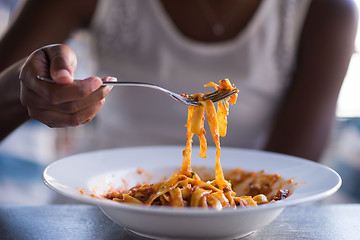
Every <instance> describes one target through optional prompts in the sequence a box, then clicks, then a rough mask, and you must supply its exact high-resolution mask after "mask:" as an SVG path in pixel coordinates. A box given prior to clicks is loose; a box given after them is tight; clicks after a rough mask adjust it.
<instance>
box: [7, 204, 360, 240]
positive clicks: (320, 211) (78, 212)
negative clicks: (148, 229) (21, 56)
mask: <svg viewBox="0 0 360 240" xmlns="http://www.w3.org/2000/svg"><path fill="white" fill-rule="evenodd" d="M0 239H36V240H41V239H133V240H137V239H145V238H143V237H140V236H137V235H135V234H133V233H131V232H129V231H127V230H125V229H124V228H122V227H121V226H119V225H117V224H116V223H114V222H112V221H111V220H109V219H108V218H107V217H106V216H105V215H104V214H103V213H102V212H101V210H100V209H99V208H97V207H96V206H91V205H77V204H72V205H44V206H0ZM242 239H243V240H252V239H268V240H273V239H274V240H275V239H276V240H279V239H292V240H293V239H322V240H326V239H336V240H338V239H355V240H356V239H360V204H334V205H317V204H313V205H304V206H296V207H288V208H286V209H285V210H284V211H283V212H282V213H281V215H280V216H279V217H277V218H276V219H275V220H274V221H273V222H272V223H270V224H269V225H267V226H265V227H264V228H262V229H260V230H258V231H256V232H254V233H253V234H251V235H249V236H247V237H244V238H242Z"/></svg>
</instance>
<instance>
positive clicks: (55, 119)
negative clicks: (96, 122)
mask: <svg viewBox="0 0 360 240" xmlns="http://www.w3.org/2000/svg"><path fill="white" fill-rule="evenodd" d="M104 103H105V99H102V100H100V101H98V102H97V103H96V104H93V105H91V106H90V107H87V108H85V109H83V110H81V111H79V112H76V113H73V114H67V113H61V112H54V111H43V110H38V109H33V108H28V112H29V116H30V117H31V118H33V119H35V120H38V121H40V122H42V123H44V124H46V125H47V126H49V127H70V126H78V125H81V124H84V123H86V122H89V121H91V120H92V119H93V118H94V117H95V115H96V114H97V113H98V112H99V111H100V109H101V107H102V106H103V105H104Z"/></svg>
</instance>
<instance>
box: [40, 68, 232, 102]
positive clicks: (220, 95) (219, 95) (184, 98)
mask: <svg viewBox="0 0 360 240" xmlns="http://www.w3.org/2000/svg"><path fill="white" fill-rule="evenodd" d="M37 78H38V79H39V80H42V81H46V82H50V83H54V81H53V80H52V79H51V78H50V77H45V76H40V75H39V76H37ZM108 85H113V86H124V87H125V86H126V87H146V88H152V89H156V90H159V91H161V92H164V93H166V94H168V95H169V96H170V97H172V98H173V99H175V100H176V101H179V102H181V103H183V104H185V105H191V106H196V105H198V101H196V100H195V99H193V98H192V97H190V96H188V95H185V94H178V93H174V92H172V91H170V90H167V89H165V88H162V87H160V86H157V85H155V84H151V83H144V82H103V83H102V86H108ZM237 92H238V90H237V89H234V90H232V91H222V92H218V91H215V92H213V93H209V94H205V99H204V100H211V101H212V102H218V101H221V100H223V99H226V98H227V97H230V96H231V95H233V94H234V93H237Z"/></svg>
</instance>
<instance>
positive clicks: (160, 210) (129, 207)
mask: <svg viewBox="0 0 360 240" xmlns="http://www.w3.org/2000/svg"><path fill="white" fill-rule="evenodd" d="M154 147H161V148H164V147H165V148H176V149H179V147H180V146H177V145H169V146H159V145H156V146H136V147H126V148H113V149H104V150H100V151H90V152H84V153H78V154H74V155H70V156H67V157H64V158H61V159H59V160H56V161H55V162H53V163H51V164H49V165H48V166H47V167H46V168H45V169H44V171H43V174H42V179H43V182H44V184H45V185H46V186H47V187H49V188H50V189H52V190H53V191H55V192H57V193H60V194H62V195H64V196H66V197H69V198H72V199H75V200H79V201H81V202H84V203H88V204H93V205H98V206H99V207H112V208H120V209H122V210H126V211H135V212H138V211H140V212H143V213H157V214H165V215H169V214H176V215H214V214H215V215H218V214H226V215H228V214H238V213H239V212H243V213H245V212H249V211H264V210H270V209H275V208H285V207H288V206H293V205H298V204H302V203H307V202H313V201H317V200H320V199H323V198H325V197H328V196H330V195H332V194H333V193H335V192H336V191H337V190H338V189H339V188H340V186H341V184H342V180H341V177H340V175H339V174H338V173H337V172H336V171H334V170H333V169H331V168H330V167H328V166H325V165H323V164H320V163H317V162H314V161H311V160H307V159H303V158H299V157H295V156H290V155H286V154H282V153H274V152H267V151H262V150H254V149H243V148H234V147H222V149H235V150H238V151H241V152H244V153H250V154H266V155H272V156H275V157H276V156H279V157H287V158H291V159H293V161H302V162H304V163H306V164H310V165H314V166H317V167H321V168H323V169H326V170H327V171H329V173H331V174H333V175H334V177H336V178H337V183H336V184H335V185H334V186H332V187H331V188H329V189H327V190H326V191H323V192H320V193H317V194H314V195H311V196H305V197H301V198H292V195H290V196H289V197H288V198H286V199H283V200H280V201H276V202H273V203H267V204H263V205H258V206H256V207H245V208H236V209H233V208H225V209H222V210H221V211H219V210H216V209H211V208H207V209H206V208H193V207H192V208H174V207H165V206H162V207H158V206H144V205H135V204H126V203H119V202H115V201H112V200H108V199H101V198H97V197H93V196H89V195H87V194H81V193H80V192H79V193H78V194H75V193H70V192H68V191H65V190H62V189H61V188H60V187H56V186H55V185H54V184H53V182H52V181H53V179H52V177H51V176H49V175H48V171H49V169H51V168H53V167H54V166H55V165H56V164H59V163H61V162H62V161H68V159H72V158H76V157H78V156H81V155H89V154H90V155H91V154H94V153H111V152H113V151H115V152H116V151H121V150H124V149H131V150H137V149H153V148H154ZM194 147H196V146H194ZM181 148H183V146H181ZM209 148H212V146H209ZM174 167H175V166H174ZM99 174H100V173H99ZM64 187H65V188H66V187H67V186H64Z"/></svg>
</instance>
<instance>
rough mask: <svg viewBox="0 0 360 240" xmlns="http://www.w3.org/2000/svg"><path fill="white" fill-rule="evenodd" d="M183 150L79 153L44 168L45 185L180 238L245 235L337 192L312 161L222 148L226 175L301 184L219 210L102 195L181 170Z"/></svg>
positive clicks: (330, 176)
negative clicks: (276, 197) (274, 196)
mask: <svg viewBox="0 0 360 240" xmlns="http://www.w3.org/2000/svg"><path fill="white" fill-rule="evenodd" d="M182 151H183V146H147V147H130V148H119V149H110V150H102V151H96V152H88V153H82V154H78V155H73V156H69V157H66V158H63V159H60V160H58V161H56V162H54V163H52V164H51V165H49V166H48V167H47V168H46V170H45V171H44V174H43V179H44V182H45V184H46V185H47V186H49V187H50V188H51V189H53V190H55V191H56V192H58V193H60V194H63V195H65V196H67V197H70V198H73V199H76V200H79V201H82V202H84V203H89V204H94V205H97V206H99V207H100V208H101V210H102V211H103V212H104V213H105V214H106V215H107V216H108V217H109V218H111V219H112V220H113V221H115V222H116V223H118V224H120V225H121V226H122V227H124V228H126V229H129V230H131V231H134V232H136V233H140V234H141V235H144V236H151V237H155V238H161V237H163V238H183V239H184V238H185V239H186V238H187V239H195V238H205V239H216V238H221V239H226V238H227V239H233V238H238V237H241V236H245V235H247V234H250V233H251V232H253V231H255V230H257V229H259V228H262V227H263V226H265V225H267V224H268V223H270V222H271V221H272V220H274V219H275V218H276V217H277V216H278V215H279V214H280V213H281V212H282V211H283V209H284V208H285V207H287V206H293V205H297V204H302V203H308V202H312V201H316V200H320V199H323V198H325V197H327V196H329V195H331V194H333V193H334V192H336V191H337V189H338V188H339V187H340V184H341V179H340V177H339V175H338V174H337V173H336V172H334V171H333V170H331V169H329V168H328V167H325V166H323V165H321V164H318V163H315V162H312V161H308V160H305V159H301V158H297V157H292V156H287V155H283V154H276V153H269V152H263V151H257V150H246V149H239V148H228V147H222V155H221V157H222V167H223V169H224V173H227V172H228V171H232V170H234V169H237V168H241V169H243V170H244V171H246V172H255V173H259V172H261V171H262V170H265V174H270V175H272V174H278V175H280V176H282V178H283V179H284V180H287V179H293V181H294V182H295V183H301V184H299V185H296V186H295V188H294V189H293V191H292V192H291V194H290V195H289V196H288V197H287V198H285V199H283V200H280V201H275V202H273V203H267V204H261V205H259V206H256V207H238V208H236V209H234V208H225V209H223V210H221V211H219V210H216V209H214V208H187V207H185V208H174V207H159V206H145V205H138V204H123V203H119V202H116V201H111V200H108V199H104V198H103V197H102V196H103V195H104V194H106V193H107V192H109V191H110V190H111V188H119V187H129V188H130V187H132V186H135V185H136V184H139V183H141V184H142V183H156V182H158V181H162V180H164V179H167V178H169V177H171V175H172V174H173V173H174V172H176V171H178V170H179V163H178V162H176V160H174V159H176V158H177V157H176V156H178V155H179V154H181V152H182ZM193 151H199V147H194V148H193ZM159 153H161V154H159ZM207 154H208V155H209V157H210V156H214V155H215V154H216V148H214V147H209V148H208V151H207ZM192 163H193V165H194V170H195V166H200V167H201V168H205V171H209V172H213V169H214V163H213V162H211V161H207V160H204V159H202V158H201V157H199V156H198V155H194V156H193V158H192ZM139 173H141V174H139ZM199 175H201V171H199ZM225 176H226V174H225ZM202 177H203V176H202ZM210 178H211V177H210ZM235 190H236V189H235ZM74 214H76V213H74Z"/></svg>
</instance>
